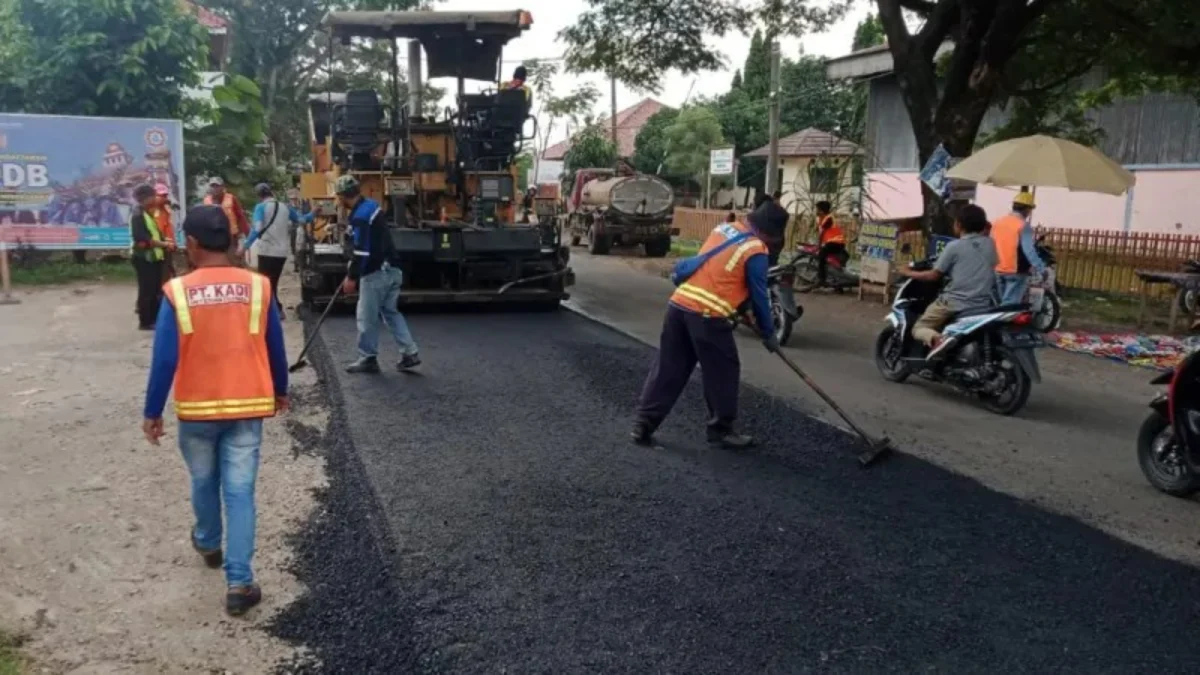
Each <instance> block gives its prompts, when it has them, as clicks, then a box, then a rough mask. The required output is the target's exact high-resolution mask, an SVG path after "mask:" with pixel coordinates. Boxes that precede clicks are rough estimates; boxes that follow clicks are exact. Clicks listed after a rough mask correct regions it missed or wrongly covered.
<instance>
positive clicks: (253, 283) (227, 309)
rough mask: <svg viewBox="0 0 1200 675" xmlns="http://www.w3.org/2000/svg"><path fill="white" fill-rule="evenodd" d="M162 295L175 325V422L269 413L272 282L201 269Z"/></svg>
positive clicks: (272, 388)
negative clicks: (268, 342)
mask: <svg viewBox="0 0 1200 675" xmlns="http://www.w3.org/2000/svg"><path fill="white" fill-rule="evenodd" d="M163 291H164V295H165V296H166V298H167V301H168V302H170V303H171V306H172V307H174V308H175V320H176V322H177V324H178V327H179V365H178V367H177V368H176V371H175V412H176V414H177V415H178V416H179V419H181V420H192V421H210V420H240V419H254V418H259V417H270V416H272V415H274V414H275V385H274V383H273V381H272V379H271V364H270V360H269V359H268V356H267V339H266V334H267V315H268V312H269V311H270V305H269V304H268V303H269V302H270V300H271V282H270V281H268V280H267V278H266V277H264V276H262V275H261V274H258V273H256V272H251V271H249V270H244V269H240V268H236V267H201V268H200V269H197V270H195V271H194V272H191V273H189V274H186V275H184V276H182V277H176V278H174V279H172V280H171V281H169V282H167V284H166V285H165V286H164V287H163Z"/></svg>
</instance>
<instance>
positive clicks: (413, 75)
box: [408, 40, 425, 118]
mask: <svg viewBox="0 0 1200 675" xmlns="http://www.w3.org/2000/svg"><path fill="white" fill-rule="evenodd" d="M424 91H425V82H424V81H423V80H422V76H421V41H420V40H409V41H408V115H409V117H415V118H420V117H422V114H421V110H422V108H423V104H424V100H423V98H422V97H423V94H424Z"/></svg>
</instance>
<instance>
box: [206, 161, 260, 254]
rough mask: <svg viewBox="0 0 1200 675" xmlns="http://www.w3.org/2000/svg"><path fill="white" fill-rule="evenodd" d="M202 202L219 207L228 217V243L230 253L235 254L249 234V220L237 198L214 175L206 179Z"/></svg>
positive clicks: (223, 182)
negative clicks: (229, 238)
mask: <svg viewBox="0 0 1200 675" xmlns="http://www.w3.org/2000/svg"><path fill="white" fill-rule="evenodd" d="M204 203H205V204H208V205H213V206H219V207H221V210H222V211H224V212H225V217H226V218H228V219H229V231H230V232H231V233H232V234H233V239H232V241H231V243H230V245H229V251H230V255H236V253H237V251H238V248H239V245H240V244H241V243H242V240H243V239H245V238H246V237H248V236H250V221H249V220H247V219H246V210H245V209H243V208H242V203H241V202H240V201H238V198H237V197H236V196H235V195H234V194H233V193H232V192H229V191H227V190H226V189H225V181H224V180H222V179H221V178H220V177H217V176H214V177H213V178H211V179H209V181H208V194H207V195H205V196H204Z"/></svg>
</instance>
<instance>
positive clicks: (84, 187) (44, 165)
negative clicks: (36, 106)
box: [0, 114, 186, 249]
mask: <svg viewBox="0 0 1200 675" xmlns="http://www.w3.org/2000/svg"><path fill="white" fill-rule="evenodd" d="M142 183H148V184H150V185H154V186H159V185H162V186H166V188H167V190H168V192H169V194H170V198H169V201H170V203H171V207H172V222H174V223H176V224H178V223H179V222H180V220H179V216H180V211H179V210H178V207H177V206H176V205H180V204H183V203H184V198H185V185H186V184H185V182H184V174H183V125H182V123H180V121H179V120H149V119H118V118H108V117H64V116H57V115H10V114H0V241H4V242H7V243H8V244H9V245H14V244H15V245H22V246H25V245H28V246H33V247H35V248H41V249H120V248H129V244H130V241H129V214H130V209H131V208H132V207H133V205H134V200H133V189H134V188H135V187H136V186H138V185H139V184H142ZM180 234H181V233H180V228H179V227H177V226H176V227H175V236H176V238H177V239H179V237H180Z"/></svg>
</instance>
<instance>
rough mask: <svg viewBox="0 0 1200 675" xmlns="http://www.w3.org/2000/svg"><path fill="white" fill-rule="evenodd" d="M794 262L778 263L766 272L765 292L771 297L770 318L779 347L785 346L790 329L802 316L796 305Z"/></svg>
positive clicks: (801, 308)
mask: <svg viewBox="0 0 1200 675" xmlns="http://www.w3.org/2000/svg"><path fill="white" fill-rule="evenodd" d="M795 283H796V261H795V260H792V261H789V262H786V263H780V264H778V265H776V266H774V267H772V268H771V269H769V270H767V292H768V294H769V295H770V296H771V318H772V319H773V321H774V324H775V326H774V328H775V339H776V340H778V341H779V344H780V346H782V345H785V344H787V341H788V338H790V337H791V336H792V327H793V326H794V325H795V323H796V322H797V321H799V320H800V317H801V315H803V314H804V308H803V307H801V306H800V305H797V304H796V293H795V291H794V290H793V287H794V285H795Z"/></svg>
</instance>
